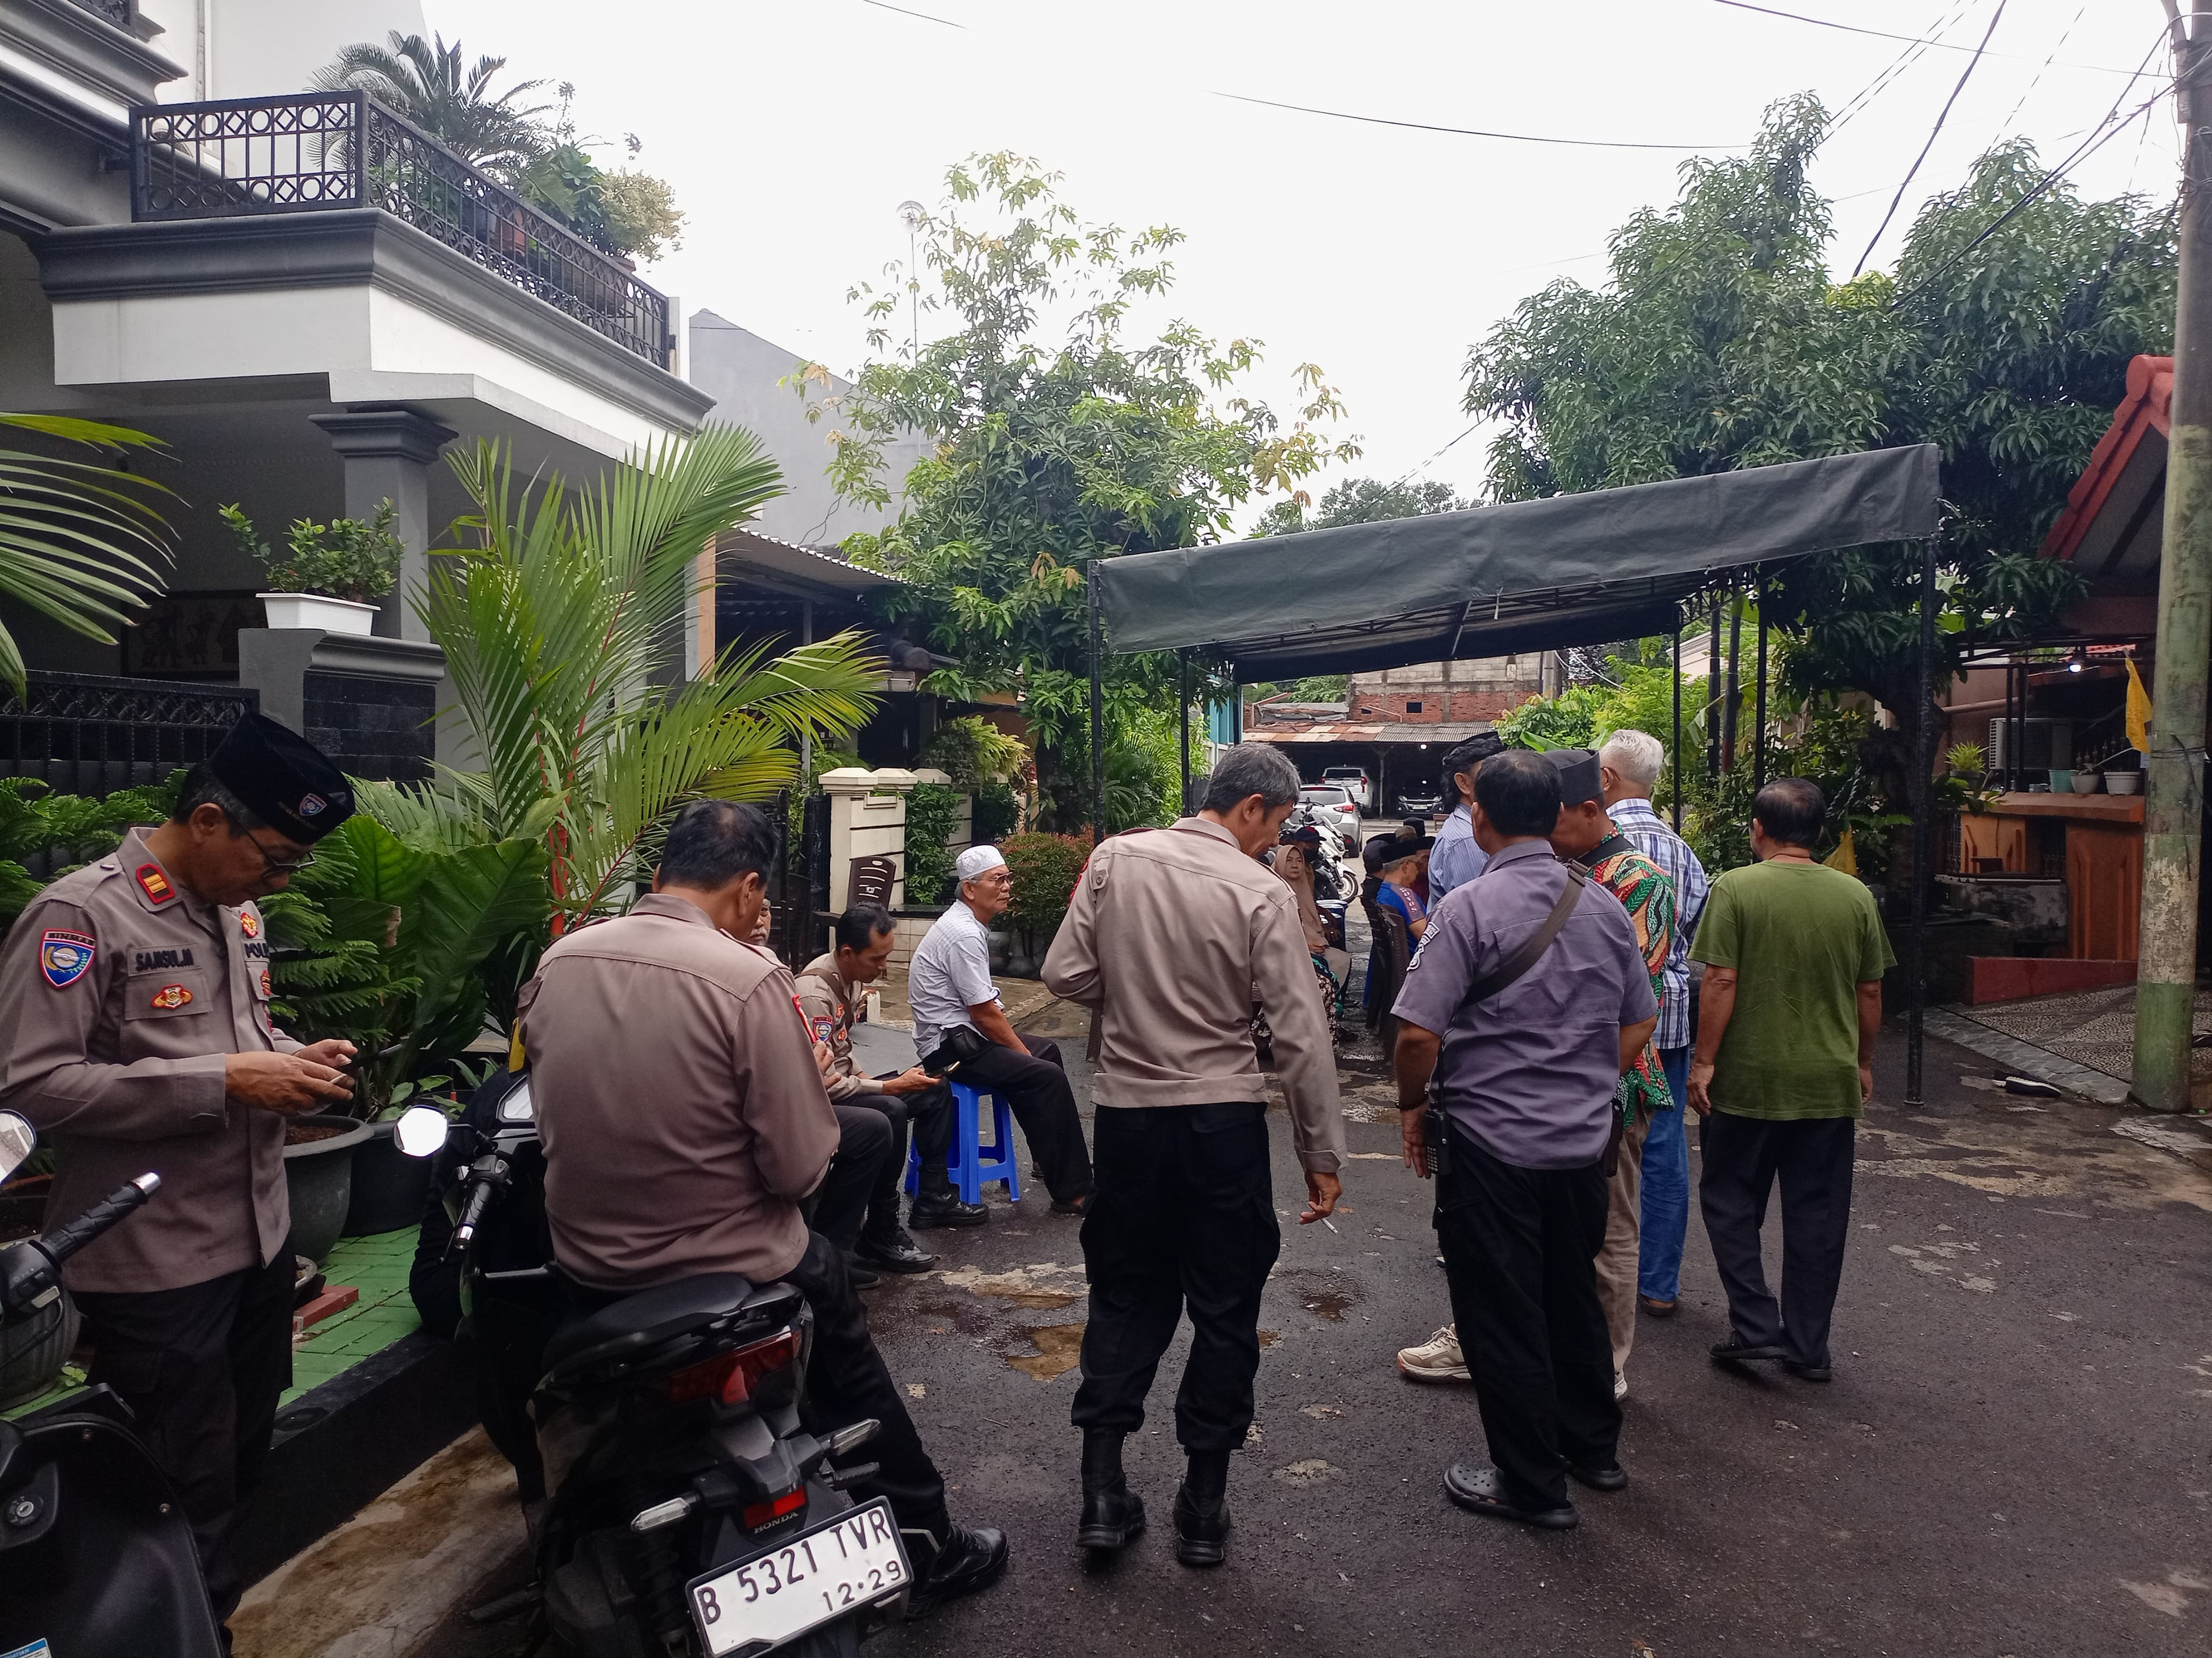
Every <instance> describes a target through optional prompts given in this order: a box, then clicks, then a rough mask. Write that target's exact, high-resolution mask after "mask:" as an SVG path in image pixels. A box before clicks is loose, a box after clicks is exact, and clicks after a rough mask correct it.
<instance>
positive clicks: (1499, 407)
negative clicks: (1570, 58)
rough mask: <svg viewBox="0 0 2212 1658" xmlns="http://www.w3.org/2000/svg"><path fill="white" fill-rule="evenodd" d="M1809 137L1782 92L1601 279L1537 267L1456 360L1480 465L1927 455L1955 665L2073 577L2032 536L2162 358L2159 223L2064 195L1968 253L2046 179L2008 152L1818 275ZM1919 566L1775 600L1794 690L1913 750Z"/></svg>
mask: <svg viewBox="0 0 2212 1658" xmlns="http://www.w3.org/2000/svg"><path fill="white" fill-rule="evenodd" d="M1827 128H1828V118H1827V115H1826V112H1825V111H1824V110H1823V109H1822V108H1821V106H1820V104H1819V102H1818V101H1817V100H1814V98H1812V97H1810V96H1809V95H1803V96H1799V97H1796V98H1792V99H1788V100H1783V101H1782V102H1780V103H1778V104H1777V105H1775V106H1773V107H1772V108H1771V109H1770V110H1769V112H1768V114H1767V119H1766V121H1765V125H1764V128H1763V130H1762V132H1761V134H1760V137H1759V142H1758V143H1757V144H1756V145H1755V146H1754V148H1753V151H1752V153H1751V154H1750V155H1748V156H1746V157H1742V158H1740V159H1729V160H1722V161H1710V160H1699V161H1691V162H1688V163H1686V164H1685V166H1684V167H1683V184H1682V190H1681V194H1680V199H1679V200H1678V201H1677V202H1676V203H1675V204H1674V206H1673V207H1672V208H1671V209H1669V210H1667V211H1665V212H1663V213H1662V212H1657V211H1653V210H1645V211H1643V212H1640V213H1638V214H1637V215H1636V216H1634V217H1633V218H1632V219H1631V220H1630V221H1629V222H1627V223H1626V225H1624V226H1623V227H1622V228H1620V230H1619V231H1618V232H1616V233H1615V234H1614V236H1613V247H1612V276H1611V280H1610V281H1609V282H1608V283H1607V285H1606V286H1605V287H1604V288H1600V289H1591V288H1584V287H1583V286H1581V285H1580V284H1578V283H1576V282H1566V281H1562V282H1554V283H1553V284H1552V285H1551V286H1550V287H1549V288H1546V289H1544V290H1543V291H1542V292H1541V293H1540V294H1538V295H1534V296H1533V297H1531V298H1530V299H1528V300H1527V301H1524V302H1523V303H1522V305H1521V307H1519V308H1518V309H1517V310H1516V312H1515V313H1514V315H1513V316H1512V317H1511V318H1510V319H1508V320H1507V321H1506V322H1504V323H1503V324H1501V325H1498V327H1497V328H1496V329H1495V330H1493V331H1492V333H1491V335H1490V336H1489V337H1488V338H1487V339H1486V340H1485V341H1484V342H1483V343H1481V344H1480V345H1479V346H1477V347H1476V348H1475V349H1474V351H1473V353H1472V354H1471V355H1470V356H1469V358H1468V365H1467V371H1468V393H1467V398H1466V404H1467V407H1468V410H1469V411H1470V412H1472V413H1476V414H1480V415H1484V416H1489V417H1491V418H1493V419H1495V420H1498V421H1499V422H1503V428H1504V429H1503V430H1502V431H1501V433H1500V434H1499V435H1498V438H1497V440H1495V441H1494V442H1493V444H1492V447H1491V452H1490V469H1489V471H1490V483H1491V486H1492V489H1494V490H1495V491H1496V493H1497V494H1498V497H1499V498H1500V499H1503V500H1522V499H1527V498H1530V497H1533V496H1538V495H1552V494H1555V493H1559V492H1562V491H1568V490H1583V489H1605V488H1610V487H1613V486H1615V485H1620V484H1631V483H1649V482H1651V481H1653V480H1656V479H1660V478H1668V477H1692V476H1697V475H1701V474H1705V473H1711V472H1719V471H1730V470H1733V469H1735V468H1737V467H1741V466H1757V465H1767V464H1770V463H1772V462H1777V461H1784V460H1794V459H1804V458H1808V457H1812V456H1818V455H1827V454H1838V453H1843V452H1850V451H1855V450H1860V449H1866V448H1872V447H1879V446H1886V445H1894V444H1908V443H1919V442H1923V441H1928V442H1934V443H1936V444H1937V445H1939V446H1941V447H1942V451H1943V458H1944V466H1943V483H1944V488H1945V490H1946V492H1947V494H1948V496H1949V497H1950V499H1951V501H1953V503H1954V506H1955V508H1956V513H1957V516H1956V519H1955V521H1954V528H1953V531H1952V533H1951V536H1950V537H1949V539H1948V542H1947V544H1946V549H1945V558H1946V568H1945V571H1944V586H1945V595H1946V603H1947V606H1948V615H1947V616H1946V618H1945V625H1944V628H1943V630H1942V633H1941V635H1940V639H1941V641H1942V648H1943V649H1944V651H1945V652H1946V653H1948V658H1949V660H1950V661H1951V662H1952V663H1955V662H1956V661H1957V660H1958V659H1959V656H1960V653H1962V652H1964V651H1965V650H1966V649H1967V648H1969V647H1974V646H1977V645H1984V644H1986V643H1989V642H1990V641H2002V640H2016V639H2020V638H2022V637H2026V636H2027V635H2030V634H2032V633H2033V631H2034V630H2035V629H2038V628H2039V627H2040V626H2042V625H2044V624H2045V623H2046V622H2047V621H2048V620H2049V619H2050V618H2051V616H2052V615H2053V614H2054V613H2055V611H2056V610H2057V609H2058V608H2059V607H2060V606H2061V605H2063V604H2064V603H2065V602H2067V601H2068V600H2069V598H2072V597H2073V595H2074V593H2075V591H2076V590H2077V586H2078V584H2077V581H2076V579H2075V575H2074V573H2073V572H2072V570H2071V568H2069V567H2068V566H2066V565H2063V564H2061V563H2058V562H2053V561H2046V560H2042V559H2039V558H2038V557H2036V556H2035V552H2036V549H2037V546H2038V544H2039V540H2040V538H2041V537H2042V536H2043V534H2044V533H2045V531H2046V530H2047V529H2048V527H2049V525H2050V524H2051V519H2052V518H2053V517H2054V515H2055V514H2056V513H2057V511H2058V510H2059V508H2060V507H2062V506H2063V503H2064V501H2065V496H2066V491H2067V489H2068V487H2069V485H2070V484H2071V483H2072V482H2073V480H2074V478H2075V477H2076V476H2077V475H2078V473H2079V472H2080V471H2081V467H2082V465H2084V464H2085V463H2086V461H2087V459H2088V454H2089V451H2090V449H2091V448H2092V447H2093V446H2094V444H2095V442H2096V440H2097V437H2098V435H2099V434H2100V433H2101V432H2102V431H2103V430H2104V429H2105V427H2106V424H2107V422H2109V420H2110V417H2111V410H2112V407H2113V405H2114V404H2117V403H2118V401H2119V399H2120V397H2121V395H2122V393H2123V392H2124V386H2125V380H2126V372H2127V365H2128V362H2129V360H2130V358H2132V357H2133V356H2134V355H2136V354H2137V353H2140V352H2157V351H2166V350H2169V349H2171V347H2172V319H2173V290H2174V276H2175V270H2176V253H2175V247H2174V228H2173V221H2172V214H2171V210H2169V209H2167V208H2166V207H2164V206H2163V205H2154V204H2152V203H2148V202H2146V201H2145V200H2143V199H2142V198H2140V197H2120V198H2118V199H2116V200H2113V201H2109V202H2101V203H2085V202H2083V201H2082V200H2081V197H2080V196H2079V195H2078V193H2077V192H2075V191H2074V190H2073V189H2072V188H2071V187H2070V186H2069V185H2063V184H2062V185H2057V186H2055V187H2053V188H2051V189H2050V190H2048V191H2045V193H2044V194H2043V195H2041V196H2040V197H2039V198H2038V199H2037V200H2035V201H2034V202H2033V203H2030V204H2028V205H2027V206H2026V207H2025V208H2023V209H2022V210H2021V211H2020V212H2019V213H2017V214H2016V215H2015V216H2014V217H2013V218H2012V219H2010V220H2009V221H2008V222H2006V223H2005V224H2004V225H2003V226H2002V228H1998V229H1996V231H1995V232H1994V233H1993V234H1989V235H1987V236H1986V238H1985V239H1984V240H1981V241H1980V242H1979V243H1978V244H1977V245H1975V246H1973V247H1972V251H1971V252H1968V251H1967V247H1968V244H1969V243H1970V242H1972V241H1973V240H1974V238H1976V237H1977V236H1978V235H1981V234H1982V233H1983V232H1984V230H1986V229H1987V228H1989V227H1990V226H1991V225H1993V224H1995V223H1996V221H1997V220H1998V219H1999V218H2000V217H2001V216H2002V215H2003V214H2005V213H2006V212H2007V211H2008V210H2010V209H2013V208H2015V207H2018V206H2019V205H2020V204H2021V203H2022V202H2023V201H2024V200H2025V199H2026V197H2027V192H2028V191H2029V190H2030V189H2031V188H2033V187H2039V185H2040V183H2041V180H2042V179H2043V170H2042V168H2041V167H2039V166H2038V164H2037V162H2036V160H2035V155H2034V151H2033V148H2032V146H2030V145H2028V144H2027V143H2024V142H2015V143H2008V144H2002V145H1999V146H1998V147H1997V148H1996V149H1992V150H1990V152H1989V153H1988V154H1987V155H1984V156H1983V157H1982V158H1981V160H1980V161H1978V163H1977V164H1976V166H1975V167H1974V170H1973V173H1972V176H1971V177H1970V178H1969V179H1968V180H1967V181H1966V184H1965V185H1962V186H1961V187H1960V189H1959V190H1957V191H1954V192H1952V193H1950V194H1948V195H1944V196H1940V197H1936V198H1935V199H1934V200H1932V201H1931V202H1929V204H1928V205H1927V206H1926V207H1925V208H1924V209H1923V210H1922V212H1921V214H1920V216H1919V218H1918V219H1917V222H1915V224H1914V226H1913V228H1912V230H1911V234H1910V235H1909V237H1908V238H1907V241H1906V246H1905V252H1904V254H1903V256H1902V257H1901V258H1900V259H1899V264H1898V268H1897V270H1896V273H1895V275H1894V277H1891V276H1885V275H1881V274H1880V273H1874V274H1870V275H1869V276H1864V277H1862V278H1860V279H1859V280H1858V281H1857V282H1851V283H1850V284H1848V285H1846V286H1844V287H1836V286H1833V285H1832V284H1831V282H1829V280H1828V276H1827V267H1826V248H1827V245H1828V242H1829V240H1830V232H1831V221H1830V216H1829V208H1828V203H1827V202H1826V200H1825V199H1823V198H1822V197H1820V195H1819V194H1818V193H1817V192H1815V191H1813V190H1812V189H1811V188H1810V187H1809V186H1808V184H1807V181H1806V169H1807V167H1808V163H1809V161H1810V160H1811V157H1812V155H1813V154H1814V150H1815V149H1817V147H1818V146H1819V144H1820V141H1821V138H1822V137H1823V136H1824V135H1825V133H1826V131H1827ZM1917 574H1918V553H1917V550H1915V549H1912V548H1910V547H1902V546H1884V547H1870V548H1857V549H1852V550H1847V551H1844V552H1840V553H1834V554H1828V555H1825V556H1820V557H1816V558H1809V559H1802V560H1799V561H1797V562H1795V563H1793V564H1792V565H1790V567H1789V568H1788V570H1787V572H1786V574H1784V577H1783V579H1782V580H1781V581H1780V583H1779V586H1778V592H1775V593H1774V594H1773V595H1772V597H1771V598H1770V600H1769V611H1770V620H1771V621H1772V622H1774V623H1778V624H1779V625H1780V626H1781V627H1783V628H1784V629H1786V630H1787V631H1788V632H1789V633H1790V635H1792V636H1793V637H1794V638H1795V639H1796V641H1797V644H1798V647H1799V648H1797V649H1796V650H1794V651H1793V652H1792V653H1790V676H1791V683H1792V684H1793V685H1794V686H1795V687H1796V689H1798V690H1799V691H1802V692H1814V691H1822V690H1837V689H1859V690H1863V691H1865V692H1867V693H1869V694H1870V695H1874V696H1875V697H1876V698H1878V699H1879V700H1880V701H1882V702H1883V703H1884V704H1885V705H1887V707H1888V708H1890V709H1891V710H1892V711H1893V713H1894V714H1896V715H1897V716H1898V719H1899V726H1900V730H1899V731H1898V732H1894V733H1881V734H1870V735H1869V739H1868V740H1869V744H1872V745H1873V746H1874V748H1875V749H1877V750H1879V749H1881V748H1882V747H1883V746H1884V745H1885V744H1886V745H1887V746H1888V747H1890V748H1892V749H1895V750H1898V751H1899V752H1900V753H1909V752H1910V743H1911V729H1912V726H1913V723H1914V722H1915V721H1916V720H1917V711H1916V709H1915V708H1914V706H1913V704H1914V700H1915V697H1916V695H1917V692H1916V689H1915V686H1916V683H1917V682H1916V676H1915V669H1914V646H1915V641H1916V639H1917V627H1916V623H1915V622H1914V620H1913V610H1914V605H1915V602H1916V597H1917ZM1895 765H1896V762H1895V761H1894V759H1893V760H1892V761H1891V762H1887V769H1888V770H1889V771H1891V772H1892V773H1894V771H1895ZM1897 782H1898V777H1897V776H1896V775H1892V776H1891V777H1890V778H1889V780H1888V781H1887V783H1886V785H1885V786H1891V787H1894V786H1896V784H1897Z"/></svg>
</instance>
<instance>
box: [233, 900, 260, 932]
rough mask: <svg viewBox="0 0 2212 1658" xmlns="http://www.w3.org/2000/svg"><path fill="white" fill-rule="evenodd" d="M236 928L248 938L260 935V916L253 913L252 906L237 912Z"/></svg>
mask: <svg viewBox="0 0 2212 1658" xmlns="http://www.w3.org/2000/svg"><path fill="white" fill-rule="evenodd" d="M238 930H239V931H240V932H242V933H244V934H245V935H246V937H247V938H259V937H260V936H261V918H260V917H259V916H258V915H257V914H254V913H253V910H252V906H250V905H249V906H248V907H247V908H244V909H241V910H240V911H239V912H238Z"/></svg>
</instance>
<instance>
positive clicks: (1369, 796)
mask: <svg viewBox="0 0 2212 1658" xmlns="http://www.w3.org/2000/svg"><path fill="white" fill-rule="evenodd" d="M1321 780H1322V782H1324V783H1334V784H1335V785H1336V786H1337V787H1339V788H1340V789H1342V790H1343V791H1344V793H1345V794H1346V797H1347V798H1348V799H1350V800H1351V802H1352V805H1355V806H1357V807H1358V808H1359V810H1360V811H1373V810H1374V808H1375V785H1374V784H1372V783H1370V781H1368V779H1367V774H1366V773H1365V772H1364V771H1362V770H1361V769H1360V768H1358V767H1357V766H1331V767H1330V768H1328V770H1326V771H1324V772H1323V773H1322V774H1321Z"/></svg>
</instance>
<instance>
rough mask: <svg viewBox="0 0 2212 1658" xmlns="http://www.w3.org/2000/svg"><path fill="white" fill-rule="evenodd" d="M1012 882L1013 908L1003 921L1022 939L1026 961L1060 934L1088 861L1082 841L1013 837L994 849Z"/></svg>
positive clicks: (1088, 842) (1085, 842)
mask: <svg viewBox="0 0 2212 1658" xmlns="http://www.w3.org/2000/svg"><path fill="white" fill-rule="evenodd" d="M999 850H1000V853H1003V854H1005V857H1006V869H1007V872H1009V873H1010V874H1011V875H1012V877H1013V882H1014V896H1013V902H1012V903H1011V904H1010V905H1008V906H1007V908H1006V920H1007V923H1008V925H1010V926H1012V927H1013V928H1014V929H1015V930H1016V931H1017V932H1019V933H1020V934H1021V935H1022V950H1023V952H1024V954H1026V955H1028V956H1029V957H1031V958H1032V959H1035V958H1036V957H1038V956H1040V955H1042V953H1043V950H1042V946H1044V945H1045V944H1048V943H1049V942H1050V940H1051V938H1052V935H1053V934H1054V932H1058V931H1059V929H1060V919H1061V918H1062V917H1063V916H1065V915H1066V914H1067V906H1068V902H1069V901H1070V900H1071V899H1073V897H1074V896H1075V884H1076V882H1077V880H1078V879H1079V878H1081V876H1082V874H1083V865H1084V864H1085V860H1087V859H1089V858H1090V856H1091V837H1090V836H1089V835H1012V836H1009V837H1008V838H1007V839H1006V840H1005V841H1000V843H999Z"/></svg>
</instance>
